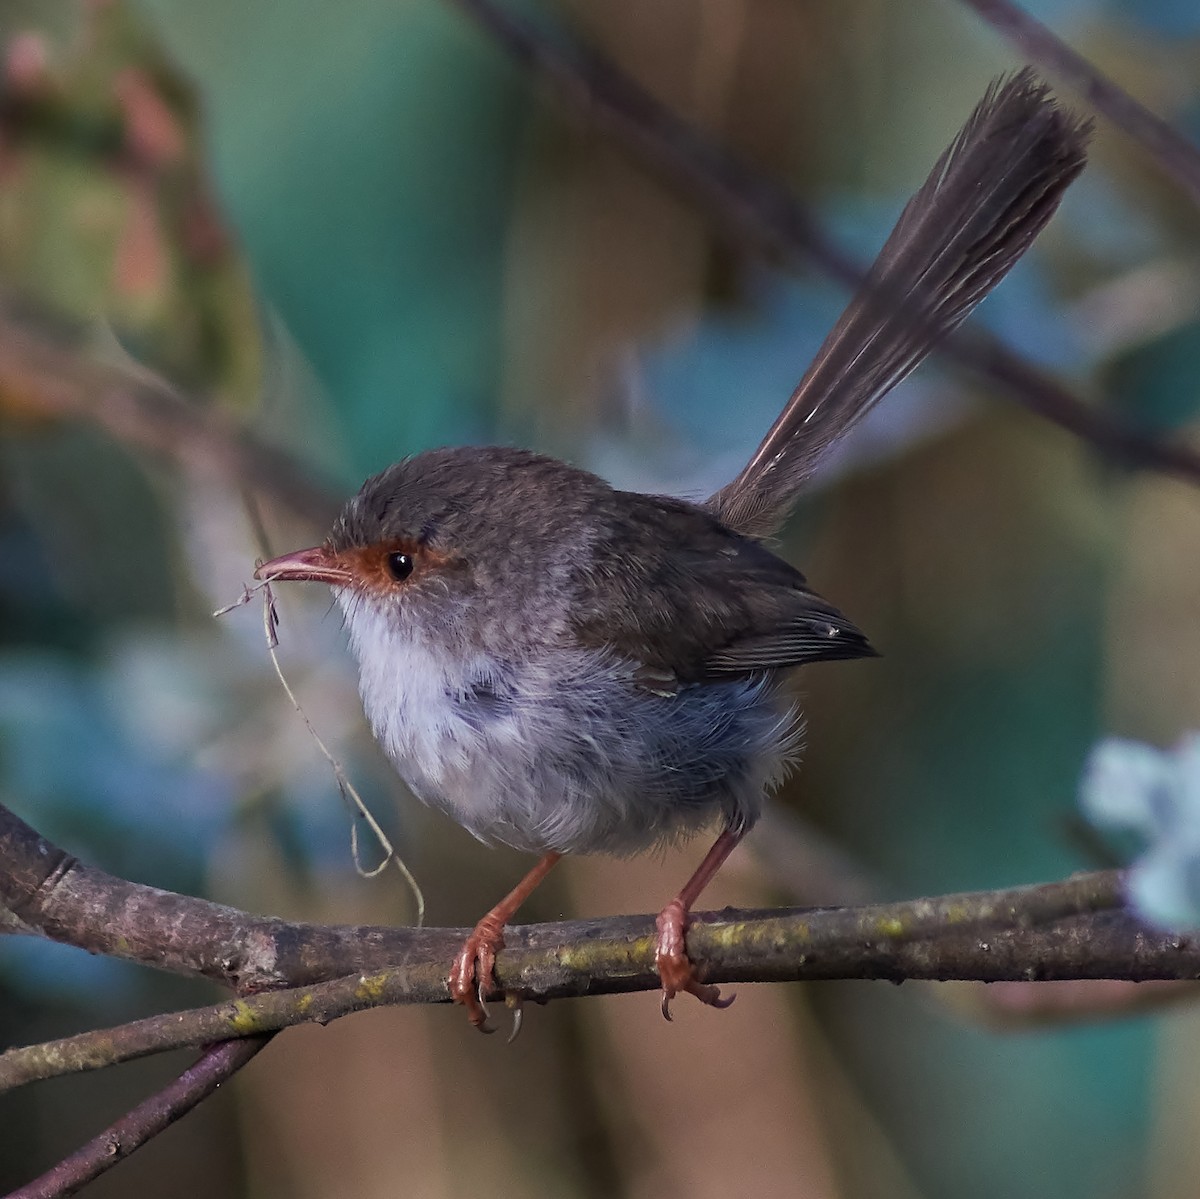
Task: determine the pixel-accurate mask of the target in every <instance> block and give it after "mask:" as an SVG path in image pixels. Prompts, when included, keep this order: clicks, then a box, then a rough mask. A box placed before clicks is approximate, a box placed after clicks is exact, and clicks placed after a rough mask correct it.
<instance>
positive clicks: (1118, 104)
mask: <svg viewBox="0 0 1200 1199" xmlns="http://www.w3.org/2000/svg"><path fill="white" fill-rule="evenodd" d="M962 3H964V4H965V5H966V6H967V7H968V8H973V9H974V10H975V11H976V12H977V13H978V14H979V15H980V16H981V17H982V18H983V19H984V20H985V21H986V22H987V23H988V24H989V25H990V26H991V27H992V28H993V29H995V30H996V31H997V32H998V33H999V34H1000V35H1001V36H1002V37H1004V38H1006V39H1007V40H1008V41H1010V42H1012V44H1013V45H1014V46H1016V47H1017V49H1018V50H1020V52H1021V53H1022V55H1024V56H1025V57H1026V58H1028V59H1031V60H1032V61H1033V62H1035V63H1037V64H1038V66H1040V67H1043V68H1044V69H1045V70H1047V71H1050V72H1051V73H1053V74H1055V75H1058V76H1059V77H1060V78H1062V79H1064V80H1065V81H1066V83H1067V85H1068V86H1069V87H1072V88H1074V89H1075V90H1076V91H1077V92H1079V93H1080V94H1081V95H1082V96H1084V97H1085V98H1086V99H1087V101H1088V103H1089V104H1090V105H1091V106H1092V107H1093V108H1094V109H1095V110H1096V111H1097V112H1099V113H1103V114H1104V116H1106V117H1108V119H1109V120H1110V121H1112V123H1113V124H1114V125H1116V126H1117V127H1118V128H1120V129H1124V130H1125V132H1126V133H1128V134H1129V136H1130V137H1132V138H1133V139H1134V140H1135V141H1136V142H1138V143H1139V144H1140V145H1141V146H1143V147H1144V148H1145V149H1146V150H1147V151H1148V152H1149V154H1150V155H1151V157H1152V158H1153V159H1154V161H1155V162H1157V163H1158V165H1159V166H1160V167H1161V168H1162V170H1163V171H1164V172H1166V174H1168V175H1170V177H1171V178H1172V179H1174V180H1175V182H1176V183H1177V184H1179V186H1180V187H1182V188H1183V189H1184V191H1186V192H1187V193H1188V195H1190V196H1191V198H1192V202H1193V203H1194V204H1197V205H1200V149H1198V148H1197V147H1196V146H1195V145H1194V144H1193V143H1192V142H1190V141H1189V140H1188V139H1187V138H1186V137H1184V136H1183V134H1182V133H1180V132H1179V131H1178V130H1177V129H1174V128H1172V126H1170V125H1169V124H1168V123H1167V122H1166V121H1164V120H1163V119H1162V117H1160V116H1156V115H1155V114H1154V113H1152V112H1151V111H1150V110H1149V109H1148V108H1146V107H1145V105H1143V104H1140V103H1139V102H1138V101H1137V100H1135V99H1134V98H1133V97H1132V96H1131V95H1130V94H1129V93H1128V92H1127V91H1125V89H1124V88H1122V87H1120V86H1119V85H1118V84H1116V83H1114V82H1113V80H1111V79H1109V78H1108V76H1107V75H1105V74H1104V73H1103V72H1102V71H1100V70H1099V69H1098V68H1097V67H1095V66H1093V65H1092V64H1091V63H1090V62H1088V60H1087V59H1086V58H1084V57H1083V55H1082V54H1080V53H1078V51H1076V50H1073V49H1071V47H1070V46H1068V45H1067V44H1066V42H1064V41H1063V40H1062V39H1061V38H1059V37H1058V36H1057V35H1056V34H1054V33H1053V32H1052V31H1051V30H1050V29H1048V28H1047V27H1046V26H1045V25H1043V24H1042V23H1041V22H1040V21H1038V20H1036V19H1035V18H1034V17H1031V16H1030V15H1029V14H1028V13H1027V12H1025V11H1024V10H1023V9H1021V8H1019V7H1018V6H1017V5H1015V4H1012V3H1010V0H962Z"/></svg>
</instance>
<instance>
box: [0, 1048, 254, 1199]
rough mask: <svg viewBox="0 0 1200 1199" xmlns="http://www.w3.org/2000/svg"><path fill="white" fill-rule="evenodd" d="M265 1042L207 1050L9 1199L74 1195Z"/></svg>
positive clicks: (210, 1090)
mask: <svg viewBox="0 0 1200 1199" xmlns="http://www.w3.org/2000/svg"><path fill="white" fill-rule="evenodd" d="M270 1039H271V1038H270V1037H269V1036H265V1037H253V1038H250V1037H248V1038H246V1039H244V1040H240V1041H228V1042H226V1043H225V1044H223V1045H217V1046H214V1047H213V1048H212V1049H209V1050H207V1051H206V1052H205V1053H204V1055H203V1056H202V1057H201V1058H200V1060H199V1061H198V1062H196V1064H195V1065H194V1066H191V1067H189V1068H188V1069H187V1070H185V1071H184V1072H183V1073H182V1074H181V1075H180V1076H179V1077H178V1078H177V1079H175V1080H174V1081H173V1082H171V1083H169V1084H168V1085H167V1086H166V1087H164V1088H163V1089H162V1090H161V1091H159V1092H158V1093H157V1094H156V1095H152V1096H150V1098H149V1099H146V1100H144V1101H143V1102H142V1103H139V1104H138V1105H137V1107H135V1108H134V1109H133V1110H132V1111H130V1112H128V1113H127V1114H126V1115H124V1116H122V1117H121V1119H120V1120H118V1121H117V1122H116V1123H115V1124H113V1125H111V1126H110V1127H109V1128H106V1129H105V1130H104V1132H102V1133H101V1134H100V1135H99V1136H98V1137H95V1138H93V1139H92V1140H90V1141H88V1143H87V1144H86V1145H83V1146H82V1147H80V1148H79V1149H77V1150H76V1151H75V1152H74V1153H72V1154H71V1155H70V1157H67V1158H64V1159H63V1160H62V1161H61V1162H59V1163H58V1165H56V1166H54V1167H53V1168H52V1169H50V1170H47V1171H46V1173H45V1174H43V1175H42V1176H41V1177H40V1178H35V1179H34V1180H33V1181H32V1182H29V1183H26V1184H25V1186H23V1187H19V1188H18V1189H17V1190H15V1191H13V1192H12V1193H11V1194H10V1195H9V1196H8V1199H58V1197H59V1196H63V1195H73V1194H74V1193H75V1192H76V1191H77V1190H78V1189H79V1188H80V1187H81V1186H83V1185H84V1184H85V1183H88V1182H91V1181H92V1179H93V1178H97V1177H99V1176H100V1175H101V1174H103V1173H104V1172H105V1171H106V1170H111V1169H112V1167H113V1166H115V1165H116V1164H117V1163H118V1162H119V1161H122V1160H124V1159H125V1158H127V1157H128V1156H129V1155H130V1154H131V1153H133V1152H134V1151H135V1150H137V1149H140V1148H141V1147H142V1145H144V1144H145V1143H146V1142H147V1141H148V1140H150V1139H151V1137H155V1136H157V1135H158V1134H159V1133H160V1132H162V1131H164V1130H165V1129H166V1128H168V1127H170V1125H172V1124H174V1123H175V1121H176V1120H178V1119H179V1118H180V1116H184V1115H186V1114H187V1113H188V1112H190V1111H191V1110H192V1108H194V1107H195V1106H196V1105H197V1104H198V1103H200V1102H201V1100H203V1099H207V1098H208V1096H209V1095H211V1094H212V1093H213V1092H214V1091H215V1090H216V1089H217V1088H218V1087H219V1086H220V1085H221V1084H222V1083H223V1082H224V1081H225V1080H226V1079H228V1078H230V1077H232V1076H233V1075H234V1074H236V1073H237V1071H238V1070H240V1069H241V1068H242V1067H243V1066H244V1065H245V1064H246V1063H247V1062H248V1061H249V1060H250V1059H251V1058H252V1057H254V1056H255V1054H257V1053H258V1051H259V1050H260V1049H262V1048H263V1047H264V1046H265V1045H266V1044H267V1042H268V1041H269V1040H270Z"/></svg>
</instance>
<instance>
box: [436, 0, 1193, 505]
mask: <svg viewBox="0 0 1200 1199" xmlns="http://www.w3.org/2000/svg"><path fill="white" fill-rule="evenodd" d="M453 2H454V3H456V4H457V5H458V6H459V7H460V8H461V9H463V10H464V11H465V12H466V13H468V14H469V15H470V16H471V17H472V18H473V19H474V20H475V21H476V22H477V23H478V24H479V25H481V26H482V27H483V28H484V29H485V30H486V31H487V32H488V33H489V34H490V35H491V37H492V38H493V39H494V40H495V42H496V43H497V44H498V45H499V46H500V47H501V48H502V49H503V50H504V51H505V52H506V53H507V54H508V55H509V56H510V57H511V58H512V59H513V60H514V61H515V62H516V63H517V64H518V65H519V66H522V67H525V68H527V69H529V70H531V71H533V72H536V74H537V75H538V77H539V78H540V79H541V80H542V81H543V82H545V83H546V84H548V85H549V86H550V88H551V89H552V90H553V92H554V93H555V95H557V96H558V98H559V99H561V100H563V101H565V102H566V103H567V104H568V105H570V106H572V107H574V108H576V109H578V110H579V111H580V112H581V113H582V114H583V116H584V117H586V118H587V119H588V120H590V121H591V122H592V123H594V124H596V125H598V126H600V127H601V128H603V129H605V130H607V131H608V132H609V133H611V134H613V135H614V136H615V137H617V138H618V139H619V140H620V141H621V142H622V143H623V144H624V145H625V146H626V147H627V148H628V149H629V150H630V151H631V152H633V153H634V154H635V155H636V156H637V157H638V158H639V159H640V160H641V161H642V163H643V164H644V165H645V166H646V167H647V168H648V169H650V170H652V171H654V172H655V173H657V174H659V175H662V176H666V177H667V179H668V180H669V181H670V182H671V183H672V184H673V185H674V186H675V188H676V189H677V190H678V192H679V193H680V194H681V195H683V196H685V197H686V198H687V199H689V200H690V201H692V202H694V203H697V204H698V205H699V206H700V207H702V208H704V209H705V210H706V211H707V212H708V214H709V216H710V217H711V218H713V220H714V221H715V222H716V223H717V225H718V226H719V227H720V228H721V229H723V230H724V232H725V233H726V235H728V236H730V237H732V238H734V239H736V241H737V243H738V244H739V245H743V246H748V247H749V248H751V249H752V250H755V251H756V252H758V253H759V254H763V255H765V256H767V257H769V258H772V259H775V260H779V261H781V262H782V263H783V264H784V265H785V266H787V267H789V268H792V269H795V268H796V267H798V266H807V265H809V263H810V262H811V263H815V264H816V265H817V266H818V267H820V269H821V270H823V271H825V272H826V273H827V274H828V275H830V276H831V277H833V278H834V279H837V280H838V281H839V282H841V283H843V284H845V285H846V286H847V287H849V288H855V287H857V286H858V285H859V284H860V283H861V282H862V281H863V279H864V278H865V275H866V272H865V271H864V270H863V268H862V267H861V266H860V265H859V264H858V263H856V262H855V261H854V260H853V258H851V257H850V256H849V255H847V254H846V253H845V252H844V251H843V250H842V249H841V248H840V247H839V246H838V245H837V243H836V242H835V241H834V240H833V239H832V238H830V237H829V236H828V234H827V233H826V232H825V230H824V229H822V228H821V226H820V225H819V223H818V222H817V221H815V220H814V218H813V217H812V215H811V213H809V212H808V211H807V210H806V209H805V208H804V207H803V206H802V205H801V204H799V203H798V202H797V201H796V200H795V199H794V198H793V197H792V196H791V195H790V194H789V193H788V192H787V191H786V190H785V189H784V188H782V187H780V186H778V185H777V184H775V183H773V182H772V181H771V180H769V179H767V178H765V177H764V176H762V175H759V174H757V173H756V172H754V171H753V170H751V169H750V168H748V167H747V166H746V165H745V164H744V163H741V162H739V161H737V160H736V159H734V158H733V157H732V156H731V155H729V154H728V153H726V152H725V151H724V150H723V149H722V148H721V147H720V146H718V145H716V144H715V143H714V142H712V141H711V140H710V139H709V138H707V137H706V136H705V135H704V134H703V133H702V132H701V131H700V130H698V129H696V128H695V127H694V126H692V125H690V124H689V123H688V122H686V121H684V120H682V119H681V118H680V117H678V116H677V115H676V114H675V113H673V112H672V111H671V110H670V109H668V108H667V107H666V106H665V105H663V104H661V103H659V101H658V100H656V99H655V98H654V97H653V96H652V95H650V93H649V92H647V91H646V90H645V89H644V88H642V87H641V86H640V85H639V84H638V83H636V82H635V81H634V80H633V79H632V78H630V77H629V76H628V75H626V74H625V73H624V72H623V71H621V70H620V69H619V68H618V67H616V66H615V65H614V64H613V63H612V62H610V61H609V60H608V59H606V58H604V57H603V56H601V55H599V54H597V53H595V52H594V51H592V50H590V49H589V48H587V47H586V46H583V45H580V44H577V43H570V42H568V41H567V40H566V39H565V38H564V37H563V36H561V35H559V34H556V33H550V32H548V31H546V30H544V29H542V28H541V27H540V26H538V25H536V24H534V23H532V22H528V21H525V20H523V19H522V18H520V17H518V16H516V15H514V14H513V13H512V12H510V11H509V10H508V9H506V8H505V7H504V5H502V4H498V3H494V2H493V0H453ZM1080 61H1082V60H1080ZM1110 86H1114V85H1110ZM1114 90H1119V89H1115V87H1114ZM1129 102H1130V104H1133V103H1134V102H1133V101H1132V100H1130V101H1129ZM938 352H939V353H940V354H941V355H942V357H943V358H946V359H948V360H950V361H952V362H954V363H956V364H957V365H959V366H960V367H964V368H966V369H967V370H968V371H970V372H971V373H972V374H975V375H976V376H978V377H980V378H981V379H983V380H985V381H987V382H989V383H991V384H992V385H994V386H997V387H998V388H999V390H1000V392H1001V393H1002V394H1004V395H1006V396H1007V397H1008V398H1009V399H1012V400H1015V401H1017V402H1018V403H1020V404H1022V405H1024V406H1025V407H1026V408H1028V409H1030V410H1031V411H1032V412H1035V413H1037V414H1038V415H1039V416H1042V417H1044V418H1045V419H1047V420H1049V421H1051V422H1053V423H1054V424H1056V425H1058V426H1060V427H1061V428H1063V429H1066V430H1067V431H1068V432H1070V433H1072V434H1074V435H1075V436H1077V437H1080V438H1082V439H1083V440H1085V441H1088V442H1090V443H1091V444H1092V445H1094V446H1095V447H1096V448H1097V449H1100V450H1102V451H1103V452H1104V453H1106V454H1108V455H1109V456H1110V457H1112V458H1114V459H1116V460H1118V461H1121V462H1124V463H1126V464H1128V465H1129V466H1135V467H1142V468H1146V469H1151V470H1157V471H1161V472H1162V473H1164V474H1169V475H1173V476H1175V477H1177V478H1180V479H1183V480H1185V481H1187V482H1190V483H1200V452H1197V451H1195V450H1193V449H1191V448H1189V447H1188V446H1185V445H1172V444H1168V443H1166V442H1163V441H1161V440H1159V439H1158V438H1155V437H1151V436H1148V435H1147V434H1145V433H1142V432H1141V431H1140V430H1138V429H1136V428H1134V427H1133V426H1131V425H1129V424H1128V423H1126V422H1124V421H1121V420H1119V419H1117V418H1116V417H1114V416H1113V415H1111V414H1110V413H1108V412H1105V411H1103V410H1102V409H1100V408H1097V407H1095V406H1094V405H1091V404H1088V403H1086V402H1084V401H1083V400H1082V399H1080V398H1079V397H1078V396H1076V395H1075V394H1074V393H1073V392H1072V391H1071V390H1070V389H1069V388H1067V387H1065V386H1064V385H1063V384H1062V383H1060V382H1058V381H1057V380H1056V379H1054V378H1052V377H1051V376H1050V375H1048V374H1046V373H1045V372H1044V371H1042V370H1041V369H1040V368H1038V367H1036V366H1034V365H1033V364H1032V363H1031V362H1029V361H1027V360H1026V359H1025V358H1023V357H1022V356H1021V355H1020V354H1018V353H1017V352H1016V351H1015V350H1013V349H1011V348H1010V347H1008V346H1006V345H1005V344H1004V343H1003V342H1001V341H1000V340H999V339H998V338H995V337H993V336H992V335H990V334H988V333H986V332H984V331H982V330H980V329H978V328H970V329H962V330H959V331H958V332H957V333H956V334H955V335H954V336H953V337H951V338H949V339H948V340H947V341H946V342H944V343H943V344H942V346H941V347H940V349H939V351H938Z"/></svg>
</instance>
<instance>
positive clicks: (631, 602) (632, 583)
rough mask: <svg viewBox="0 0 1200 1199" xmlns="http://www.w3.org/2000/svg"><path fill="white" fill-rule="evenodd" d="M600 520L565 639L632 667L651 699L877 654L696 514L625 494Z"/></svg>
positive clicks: (759, 549) (788, 577)
mask: <svg viewBox="0 0 1200 1199" xmlns="http://www.w3.org/2000/svg"><path fill="white" fill-rule="evenodd" d="M597 515H599V514H597ZM608 515H609V520H608V521H607V522H605V524H604V525H603V526H602V527H605V528H606V533H605V535H603V536H601V537H599V538H597V540H596V542H595V543H594V544H593V546H592V552H591V554H590V556H589V567H588V569H587V571H586V573H585V574H582V575H581V576H580V577H579V578H578V579H577V580H576V586H575V602H574V604H573V605H572V616H573V629H572V631H573V633H574V635H575V636H576V637H577V638H578V640H579V641H580V642H581V643H582V644H584V645H589V646H608V647H611V648H612V649H613V650H614V651H616V652H617V653H620V654H622V655H623V656H625V657H628V658H630V659H632V660H633V661H636V662H638V663H640V664H641V667H642V670H641V673H640V675H639V677H642V678H643V679H644V681H645V684H646V687H647V689H648V690H652V691H653V690H661V691H669V690H671V688H672V684H673V681H674V682H675V683H683V684H687V683H694V682H700V681H703V680H713V679H718V678H721V677H730V676H735V675H744V674H748V673H755V672H759V671H764V670H776V669H780V668H783V667H789V666H798V665H800V664H801V663H804V662H817V661H822V660H829V659H835V658H858V657H867V656H871V655H873V654H874V652H875V651H874V650H872V649H871V647H870V645H868V643H867V639H866V638H865V637H864V636H863V634H862V633H861V632H860V631H859V630H858V629H857V628H855V626H854V625H853V624H851V622H850V621H849V620H847V619H846V617H844V616H843V615H842V614H841V613H840V612H839V611H838V610H837V609H836V608H834V607H833V606H832V605H831V604H829V603H827V602H826V601H825V600H823V599H822V598H821V597H820V596H818V595H816V594H815V593H814V592H812V591H810V590H809V589H808V586H807V584H806V583H805V579H804V576H803V575H802V574H801V573H800V572H799V571H798V570H796V568H795V567H793V566H790V565H789V564H788V563H786V562H784V561H783V560H782V559H781V558H778V557H776V556H775V555H774V554H772V553H771V552H770V550H767V549H765V548H764V547H763V546H762V545H760V544H759V543H757V542H755V541H752V540H750V539H749V538H746V537H742V536H741V535H739V534H737V533H734V532H732V531H731V530H729V529H726V528H725V527H724V526H723V525H722V524H721V523H720V522H719V521H718V520H717V519H716V518H715V517H714V516H713V515H712V514H711V513H710V512H707V511H705V510H704V509H703V508H700V507H698V506H696V505H694V504H689V503H686V502H685V501H683V500H675V499H669V498H667V497H663V496H648V495H639V494H636V493H633V492H626V493H614V495H613V500H612V507H611V511H610V513H609V514H608Z"/></svg>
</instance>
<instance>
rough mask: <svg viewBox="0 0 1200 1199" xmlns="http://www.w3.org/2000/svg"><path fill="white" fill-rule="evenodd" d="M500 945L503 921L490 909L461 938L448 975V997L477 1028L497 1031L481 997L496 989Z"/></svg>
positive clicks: (482, 1030)
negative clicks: (497, 957) (464, 1012)
mask: <svg viewBox="0 0 1200 1199" xmlns="http://www.w3.org/2000/svg"><path fill="white" fill-rule="evenodd" d="M503 948H504V921H503V920H500V919H497V917H496V916H495V915H494V914H493V913H491V912H489V913H488V914H487V915H486V916H484V918H483V919H482V920H481V921H480V922H479V923H478V924H477V925H476V926H475V928H474V930H473V931H472V933H471V935H470V936H469V937H468V938H467V939H466V940H465V941H464V942H463V947H462V948H461V949H460V950H459V951H458V956H457V957H456V958H455V959H454V965H453V966H452V967H451V969H450V977H449V979H447V985H448V986H449V988H450V998H451V999H452V1000H453V1001H454V1002H455V1003H461V1004H462V1005H463V1007H465V1008H466V1009H467V1019H468V1020H470V1021H471V1023H472V1024H473V1025H474V1026H475V1027H476V1028H477V1029H479V1031H480V1032H487V1033H492V1032H495V1031H496V1029H495V1027H494V1026H493V1025H492V1024H490V1023H489V1022H488V1010H487V1006H486V1004H485V1003H484V998H485V996H487V995H488V994H489V993H490V992H492V991H495V989H496V954H497V953H499V952H500V950H502V949H503ZM518 1027H519V1023H518Z"/></svg>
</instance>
